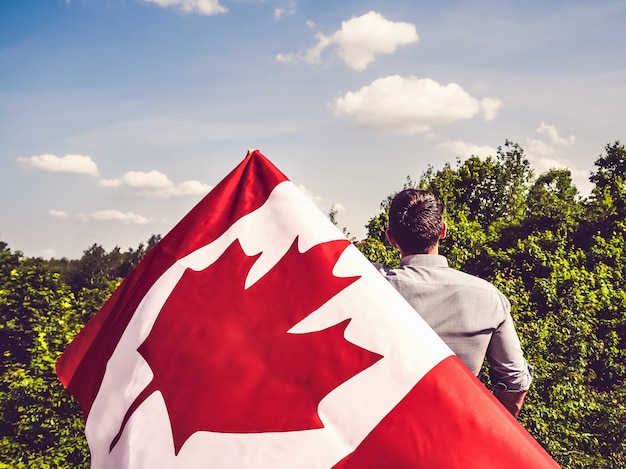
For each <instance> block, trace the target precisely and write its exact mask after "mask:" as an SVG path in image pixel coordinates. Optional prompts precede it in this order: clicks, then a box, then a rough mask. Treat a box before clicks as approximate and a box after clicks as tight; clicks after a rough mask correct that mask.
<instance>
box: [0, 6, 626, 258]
mask: <svg viewBox="0 0 626 469" xmlns="http://www.w3.org/2000/svg"><path fill="white" fill-rule="evenodd" d="M625 46H626V2H625V1H623V0H621V1H616V0H597V1H593V2H591V1H581V0H568V1H561V0H527V1H524V2H521V1H510V0H474V1H471V2H470V1H467V0H465V1H463V0H449V1H442V2H433V1H418V0H384V1H383V0H379V1H373V0H372V1H369V0H360V1H355V0H341V1H328V0H317V1H313V0H307V1H304V0H276V1H274V0H29V1H20V0H0V163H1V169H0V194H1V204H0V241H3V242H5V243H7V244H8V247H9V248H10V249H11V250H13V251H21V252H23V254H24V255H26V256H29V257H43V258H51V257H54V258H62V257H66V258H68V259H78V258H80V256H81V255H82V253H83V251H85V250H87V249H89V248H90V247H91V246H92V245H94V244H98V245H101V246H102V247H104V248H105V249H106V250H107V251H108V250H111V249H113V248H114V247H116V246H117V247H120V248H121V249H122V250H123V251H125V250H127V249H129V248H132V249H136V248H137V247H138V246H139V244H140V243H145V242H146V241H147V240H148V239H149V238H150V237H151V236H152V235H154V234H159V235H162V236H164V235H166V234H167V233H168V232H169V230H170V229H171V228H173V227H174V226H175V225H176V223H178V221H180V220H181V219H182V218H183V217H184V216H185V215H186V214H187V212H189V210H191V208H193V207H194V206H195V205H196V204H197V203H198V202H199V201H200V200H201V199H202V197H203V196H204V195H205V194H206V193H207V192H208V191H209V190H210V189H211V188H212V187H214V186H215V185H216V184H217V183H219V181H220V180H222V179H223V178H224V177H225V176H226V175H227V174H228V173H229V172H230V171H231V170H232V169H234V168H235V167H236V166H237V165H238V164H239V163H240V162H241V161H242V160H243V158H244V157H245V156H246V153H247V151H248V150H249V149H259V150H260V151H261V153H263V154H264V155H265V156H266V157H267V158H269V160H270V161H272V163H274V165H275V166H277V167H278V169H280V170H281V171H282V172H283V173H284V174H285V175H286V176H287V177H288V178H289V179H290V180H291V181H292V182H293V183H294V184H296V185H297V186H298V187H300V189H301V190H302V191H303V192H304V193H306V194H307V195H308V196H309V197H311V198H312V199H313V200H314V202H315V203H316V204H317V206H318V207H319V208H320V210H322V211H323V212H324V213H329V212H330V211H331V209H333V210H336V211H337V216H336V218H337V221H338V224H339V227H340V228H345V229H346V231H347V232H348V233H349V234H350V236H352V237H354V238H357V239H361V238H363V237H364V236H365V235H366V229H365V225H366V224H367V222H368V220H369V219H370V218H371V217H373V216H375V215H377V214H378V213H379V212H380V203H381V202H382V201H383V200H384V199H385V198H386V197H387V196H388V195H390V194H392V193H394V192H396V191H398V190H400V189H401V188H402V186H403V184H404V183H405V181H406V180H407V177H411V179H412V180H419V178H420V176H421V175H422V174H423V172H424V171H425V170H426V169H427V168H428V167H429V166H430V167H432V168H433V169H435V170H437V169H441V168H442V167H443V166H444V165H445V164H446V163H450V164H452V165H453V166H454V165H456V161H457V159H460V161H463V160H464V159H466V158H468V157H470V156H472V155H475V156H479V157H481V158H486V157H488V156H495V154H496V152H497V148H498V147H499V146H502V145H504V143H505V142H506V141H507V140H509V141H512V142H515V143H518V144H519V145H520V146H521V147H522V148H523V149H524V151H525V155H526V157H527V158H528V160H529V161H530V163H531V166H532V167H533V169H534V171H535V174H536V175H539V174H541V173H543V172H545V171H547V170H548V169H550V168H569V169H570V170H571V172H572V179H573V182H574V184H575V185H576V187H577V188H578V189H579V191H580V192H581V194H583V195H584V194H587V193H588V192H589V190H590V188H591V185H590V183H589V180H588V178H589V175H590V173H591V172H592V171H594V168H595V166H594V162H595V160H596V159H597V158H598V157H599V156H600V155H602V154H604V149H605V146H606V145H607V144H610V143H613V142H615V141H616V140H620V141H623V140H624V139H626V135H624V131H625V128H626V125H625V124H626V47H625Z"/></svg>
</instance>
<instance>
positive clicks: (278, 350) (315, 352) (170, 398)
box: [111, 238, 382, 454]
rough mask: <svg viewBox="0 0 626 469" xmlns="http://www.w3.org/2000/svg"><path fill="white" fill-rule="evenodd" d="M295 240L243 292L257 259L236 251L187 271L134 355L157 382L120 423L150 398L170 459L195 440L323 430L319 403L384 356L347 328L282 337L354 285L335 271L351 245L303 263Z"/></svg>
mask: <svg viewBox="0 0 626 469" xmlns="http://www.w3.org/2000/svg"><path fill="white" fill-rule="evenodd" d="M297 244H298V239H297V238H296V240H295V241H294V243H293V244H292V245H291V247H290V249H289V251H288V252H287V253H286V254H285V255H284V256H283V258H282V259H281V260H280V261H279V262H278V263H277V264H276V265H275V266H274V267H273V268H272V269H271V270H270V271H269V272H268V273H267V274H266V275H265V276H264V277H262V278H261V279H260V280H259V281H257V282H256V283H255V284H254V285H252V286H250V287H249V288H248V289H244V282H245V279H246V276H247V274H248V272H249V270H250V267H251V266H252V264H254V262H255V261H256V259H257V257H258V256H255V257H248V256H246V255H245V253H244V252H243V250H242V248H241V245H240V244H239V242H238V241H235V242H234V243H233V244H231V245H230V246H229V247H228V249H226V251H225V252H224V253H223V254H222V256H221V257H220V258H219V259H218V260H217V261H216V262H215V263H213V264H212V265H210V266H209V267H207V268H206V269H204V270H202V271H199V272H196V271H192V270H187V271H185V273H184V274H183V276H182V278H181V280H180V281H179V283H178V284H177V286H176V287H175V288H174V290H173V291H172V293H171V295H170V297H169V298H168V300H167V301H166V302H165V304H164V306H163V308H162V310H161V312H160V313H159V316H158V317H157V319H156V322H155V324H154V327H153V328H152V331H151V332H150V334H149V335H148V337H147V338H146V340H145V341H144V342H143V343H142V344H141V346H140V347H139V349H138V351H139V353H140V354H141V355H142V356H143V357H144V359H145V360H146V362H147V363H148V364H149V365H150V368H151V369H152V371H153V373H154V377H153V379H152V381H151V382H150V384H149V385H148V386H146V388H145V389H144V390H143V391H142V392H141V393H140V394H139V396H138V397H137V398H136V399H135V401H134V403H133V404H132V405H131V406H130V408H129V409H128V411H127V413H126V417H125V418H124V421H123V423H122V426H121V429H120V432H119V433H118V435H117V436H116V438H115V439H114V440H113V443H112V444H111V449H112V448H113V447H114V446H115V444H116V443H117V440H118V439H119V437H120V435H121V433H122V430H123V429H124V426H125V425H126V422H127V420H128V418H130V416H131V415H132V413H133V412H134V411H135V410H136V409H137V407H139V405H140V404H141V403H142V402H143V401H144V400H145V399H146V398H147V397H148V396H150V395H151V394H152V393H154V392H155V391H160V392H161V394H162V396H163V399H164V401H165V405H166V407H167V411H168V414H169V417H170V424H171V427H172V434H173V438H174V449H175V452H176V454H178V452H179V451H180V448H181V447H182V446H183V444H184V443H185V441H187V439H188V438H189V437H190V436H191V435H192V434H193V433H195V432H196V431H213V432H222V433H260V432H284V431H297V430H306V429H314V428H321V427H323V424H322V422H321V420H320V418H319V416H318V414H317V407H318V404H319V402H320V400H321V399H322V398H323V397H324V396H326V395H327V394H328V393H329V392H330V391H332V390H333V389H335V388H336V387H337V386H339V385H340V384H341V383H343V382H344V381H346V380H348V379H349V378H351V377H352V376H354V375H355V374H357V373H359V372H361V371H363V370H364V369H366V368H368V367H369V366H371V365H372V364H374V363H375V362H376V361H378V360H379V359H380V358H382V357H381V356H380V355H378V354H375V353H373V352H370V351H368V350H365V349H362V348H360V347H358V346H356V345H354V344H352V343H350V342H348V341H346V340H345V338H344V331H345V329H346V327H347V325H348V323H349V322H350V319H347V320H345V321H343V322H341V323H339V324H337V325H335V326H332V327H330V328H327V329H324V330H322V331H317V332H312V333H307V334H290V333H288V332H287V331H288V330H289V329H290V328H291V327H293V326H294V325H295V324H297V323H298V322H299V321H301V320H302V319H303V318H305V317H306V316H308V315H309V314H310V313H311V312H312V311H315V310H316V309H317V308H319V307H320V306H322V305H323V304H324V303H326V302H327V301H328V300H329V299H330V298H332V297H333V296H335V295H336V294H337V293H339V292H340V291H341V290H343V289H344V288H346V287H347V286H348V285H350V284H352V283H353V282H355V281H356V280H357V279H358V278H359V277H335V276H334V275H333V274H332V269H333V267H334V265H335V263H336V262H337V259H338V258H339V256H340V255H341V253H342V252H343V251H344V249H345V248H346V246H347V245H348V244H349V242H348V241H347V240H341V241H331V242H327V243H322V244H318V245H316V246H314V247H313V248H311V249H309V250H308V251H306V252H304V253H300V252H299V251H298V249H297Z"/></svg>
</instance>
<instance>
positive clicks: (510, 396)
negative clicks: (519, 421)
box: [493, 389, 527, 418]
mask: <svg viewBox="0 0 626 469" xmlns="http://www.w3.org/2000/svg"><path fill="white" fill-rule="evenodd" d="M526 394H527V392H526V391H499V390H497V389H495V390H494V391H493V395H494V396H496V399H498V400H499V401H500V403H501V404H502V405H503V406H504V407H505V408H506V410H508V411H509V412H511V414H512V415H513V417H515V418H517V416H518V415H519V413H520V410H522V404H524V398H525V397H526Z"/></svg>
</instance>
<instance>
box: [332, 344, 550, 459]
mask: <svg viewBox="0 0 626 469" xmlns="http://www.w3.org/2000/svg"><path fill="white" fill-rule="evenodd" d="M558 467H559V466H558V465H557V464H556V462H555V461H554V460H553V459H552V458H551V457H550V456H549V455H548V453H546V451H545V450H544V449H543V448H542V447H541V446H540V445H539V444H538V443H537V442H536V441H535V440H534V439H533V437H532V436H531V435H530V434H529V433H528V432H527V431H526V430H525V429H524V428H523V427H522V426H521V425H519V423H518V422H517V421H516V420H515V419H514V418H513V417H512V416H511V415H510V414H509V413H508V412H507V411H506V410H505V409H504V407H502V406H501V405H500V404H499V403H498V402H497V401H496V400H495V397H493V395H492V394H491V393H490V392H489V391H488V390H487V389H486V388H485V387H484V386H483V385H482V384H480V383H478V382H477V379H476V377H475V376H474V375H472V374H471V372H470V371H469V370H468V369H467V368H466V367H465V366H463V365H462V363H461V361H460V360H459V359H458V357H456V356H451V357H449V358H446V359H445V360H443V361H442V362H441V363H439V364H438V365H437V366H435V367H434V368H433V369H432V370H430V371H429V372H428V373H427V374H426V375H425V376H424V377H423V378H422V379H421V380H420V381H419V382H418V383H417V384H416V385H415V387H414V388H413V389H412V390H411V392H410V393H409V394H407V396H406V397H405V398H404V399H403V400H402V401H401V402H400V403H399V404H398V405H397V406H396V407H395V408H394V409H393V410H392V411H391V412H390V413H389V414H388V415H387V416H386V417H385V418H384V419H383V420H382V421H381V422H380V423H379V424H378V425H377V426H376V428H374V430H372V432H371V433H370V434H369V435H368V436H367V437H366V438H365V440H363V442H362V443H361V444H360V445H359V446H358V447H357V448H356V450H355V451H354V452H353V453H351V454H350V455H348V456H346V457H345V458H344V459H343V460H342V461H340V462H339V463H338V464H337V465H335V466H334V469H378V468H380V469H383V468H385V469H389V468H393V469H403V468H407V469H409V468H410V469H420V468H423V469H439V468H441V469H456V468H463V469H472V468H474V469H502V468H507V469H529V468H532V469H542V468H558Z"/></svg>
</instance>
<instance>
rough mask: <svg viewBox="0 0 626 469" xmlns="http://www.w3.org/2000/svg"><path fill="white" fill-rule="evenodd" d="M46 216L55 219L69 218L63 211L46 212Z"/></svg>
mask: <svg viewBox="0 0 626 469" xmlns="http://www.w3.org/2000/svg"><path fill="white" fill-rule="evenodd" d="M48 215H50V216H52V217H55V218H69V214H68V213H67V212H64V211H63V210H48Z"/></svg>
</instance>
